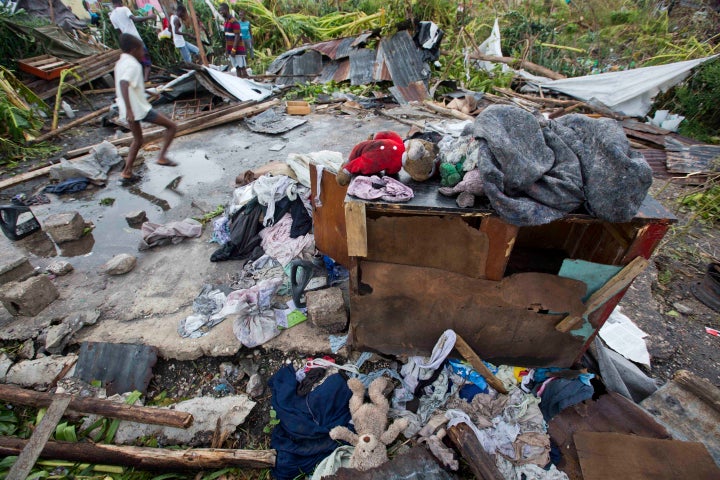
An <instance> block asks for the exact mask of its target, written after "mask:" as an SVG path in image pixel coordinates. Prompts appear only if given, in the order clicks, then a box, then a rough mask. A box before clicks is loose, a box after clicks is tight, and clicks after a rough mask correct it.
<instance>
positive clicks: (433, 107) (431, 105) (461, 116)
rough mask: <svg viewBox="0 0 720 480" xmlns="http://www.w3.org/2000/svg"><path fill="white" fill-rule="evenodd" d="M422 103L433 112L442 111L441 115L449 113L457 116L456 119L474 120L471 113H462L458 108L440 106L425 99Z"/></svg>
mask: <svg viewBox="0 0 720 480" xmlns="http://www.w3.org/2000/svg"><path fill="white" fill-rule="evenodd" d="M423 105H424V106H425V107H427V108H428V109H430V110H432V111H433V112H436V113H442V114H443V115H449V116H451V117H455V118H457V119H458V120H475V117H473V116H472V115H468V114H467V113H463V112H460V111H458V110H453V109H452V108H445V107H441V106H440V105H438V104H437V103H435V102H432V101H430V100H425V101H424V102H423Z"/></svg>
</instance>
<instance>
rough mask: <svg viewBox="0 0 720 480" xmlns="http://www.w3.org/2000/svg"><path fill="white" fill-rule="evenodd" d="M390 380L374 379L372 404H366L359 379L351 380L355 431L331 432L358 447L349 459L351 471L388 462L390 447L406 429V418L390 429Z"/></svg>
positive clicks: (340, 429)
mask: <svg viewBox="0 0 720 480" xmlns="http://www.w3.org/2000/svg"><path fill="white" fill-rule="evenodd" d="M387 382H388V379H387V378H385V377H380V378H377V379H375V380H374V381H373V382H372V383H371V384H370V388H369V389H368V394H369V395H370V400H371V402H372V403H364V401H365V387H364V386H363V384H362V383H361V382H360V380H358V379H356V378H351V379H350V380H348V387H349V388H350V390H351V391H352V392H353V396H352V397H351V398H350V415H352V419H353V423H354V424H355V431H357V434H355V433H353V432H351V431H350V430H349V429H347V428H346V427H342V426H341V427H335V428H333V429H332V430H330V437H331V438H332V439H333V440H343V441H345V442H348V443H350V444H351V445H354V446H355V451H354V452H353V454H352V457H351V458H350V468H355V469H357V470H368V469H370V468H373V467H377V466H380V465H382V464H383V463H385V462H386V461H387V460H388V456H387V449H386V447H387V445H389V444H391V443H392V442H393V441H394V440H395V438H397V436H398V435H399V434H400V432H402V431H403V430H405V429H406V428H407V426H408V421H407V419H405V418H401V419H398V420H395V421H394V422H393V423H392V425H390V427H388V428H387V429H386V428H385V427H387V414H388V410H389V409H390V406H389V404H388V401H387V398H385V395H383V391H384V390H385V386H386V385H387Z"/></svg>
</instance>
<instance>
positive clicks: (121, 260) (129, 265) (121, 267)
mask: <svg viewBox="0 0 720 480" xmlns="http://www.w3.org/2000/svg"><path fill="white" fill-rule="evenodd" d="M136 264H137V258H135V257H134V256H132V255H130V254H129V253H121V254H119V255H115V256H114V257H113V258H111V259H110V260H108V261H107V262H105V264H103V265H102V266H101V267H100V271H101V272H102V273H106V274H108V275H124V274H126V273H128V272H129V271H130V270H132V269H133V268H135V265H136Z"/></svg>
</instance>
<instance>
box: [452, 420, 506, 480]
mask: <svg viewBox="0 0 720 480" xmlns="http://www.w3.org/2000/svg"><path fill="white" fill-rule="evenodd" d="M447 433H448V437H450V440H451V441H452V442H453V443H454V444H455V447H456V448H457V449H458V450H459V451H460V455H462V457H463V459H465V461H466V462H467V463H468V465H470V470H472V472H473V473H474V474H475V478H477V479H478V480H503V479H504V478H505V477H504V476H503V474H502V473H500V470H498V468H497V466H496V465H495V458H494V457H493V456H492V455H490V454H489V453H487V452H486V451H485V449H484V448H483V446H482V445H480V442H479V441H478V439H477V437H476V436H475V433H474V432H473V431H472V429H470V427H469V426H467V425H466V424H464V423H460V424H458V425H455V426H453V427H450V428H448V429H447Z"/></svg>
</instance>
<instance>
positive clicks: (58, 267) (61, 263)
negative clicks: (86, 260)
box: [47, 260, 75, 277]
mask: <svg viewBox="0 0 720 480" xmlns="http://www.w3.org/2000/svg"><path fill="white" fill-rule="evenodd" d="M73 270H75V267H73V266H72V264H71V263H70V262H66V261H65V260H58V261H57V262H53V263H51V264H50V265H48V267H47V272H48V273H52V274H53V275H57V276H58V277H62V276H63V275H67V274H68V273H70V272H72V271H73Z"/></svg>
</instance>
